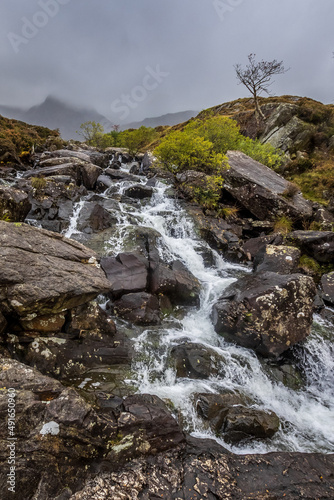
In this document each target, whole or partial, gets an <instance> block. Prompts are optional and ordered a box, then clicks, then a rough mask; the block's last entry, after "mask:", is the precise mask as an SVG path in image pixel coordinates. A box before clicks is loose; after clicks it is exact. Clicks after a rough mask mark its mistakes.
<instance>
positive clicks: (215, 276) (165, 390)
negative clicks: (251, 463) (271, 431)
mask: <svg viewBox="0 0 334 500" xmlns="http://www.w3.org/2000/svg"><path fill="white" fill-rule="evenodd" d="M122 170H126V167H124V165H122ZM140 179H143V178H139V177H138V183H139V182H144V181H143V180H141V181H140ZM118 185H119V194H120V195H121V194H122V193H123V192H124V189H125V187H126V186H128V185H129V181H121V182H120V183H119V184H118ZM169 188H170V186H169V185H168V184H164V183H163V182H157V184H156V186H155V187H154V194H153V196H152V198H151V199H150V201H146V202H144V203H141V204H137V205H136V204H131V205H130V204H127V203H126V202H121V201H119V212H118V216H117V217H118V224H117V228H116V229H117V230H116V232H115V233H114V235H113V236H112V237H111V238H110V240H109V241H108V242H107V244H106V254H109V255H110V254H114V255H116V254H117V253H119V252H121V251H122V250H124V247H123V245H124V241H125V240H126V236H127V233H128V231H129V230H130V229H131V228H133V226H134V225H138V226H140V227H146V228H150V229H153V230H155V231H157V232H158V233H159V234H160V237H159V238H158V251H159V254H160V257H161V259H162V260H164V261H166V262H171V261H172V260H175V259H178V260H181V261H182V262H183V263H184V264H185V265H186V266H187V268H188V269H189V270H190V271H191V272H192V274H193V275H194V276H195V277H196V278H197V279H198V280H199V281H200V283H201V286H202V292H201V297H200V307H199V308H195V307H192V308H188V309H187V312H186V313H185V314H184V315H183V317H182V315H181V316H180V317H179V316H178V315H177V314H176V315H175V317H169V318H167V319H165V320H164V321H163V323H162V324H161V325H160V326H154V327H150V328H147V329H145V330H144V329H143V328H142V329H141V330H139V331H140V332H141V333H140V334H139V336H138V334H135V333H134V338H133V343H134V348H135V356H134V360H133V366H132V376H131V379H130V380H129V382H131V384H134V385H135V386H136V387H137V390H138V391H139V392H141V393H150V394H155V395H157V396H159V397H160V398H162V399H165V400H168V401H169V402H170V403H171V404H172V406H173V408H174V413H175V416H176V417H181V418H182V422H183V424H184V426H185V428H186V430H187V431H188V432H190V433H191V434H193V435H194V436H197V437H210V438H212V439H216V440H217V441H218V442H219V443H221V444H222V445H223V446H224V447H226V448H228V449H230V450H231V451H233V452H234V453H240V454H244V453H267V452H270V451H300V452H323V453H330V452H333V451H334V390H333V388H334V347H333V345H334V344H333V340H334V335H333V332H332V331H331V328H330V326H329V325H328V324H326V323H325V322H324V321H323V320H321V318H320V317H317V316H315V318H314V327H313V330H312V334H311V335H310V337H309V339H308V340H307V341H306V342H305V343H304V345H303V346H301V347H297V348H295V349H294V356H295V358H296V363H297V366H299V368H301V370H302V371H303V372H304V373H305V383H304V385H303V386H302V388H300V389H298V390H293V389H290V388H288V387H286V386H284V385H283V383H281V382H279V381H275V380H274V379H272V378H271V377H270V375H269V374H268V371H266V370H265V369H264V366H263V363H261V361H260V359H259V358H258V357H257V356H256V355H255V354H254V353H253V352H252V351H251V350H248V349H245V348H242V347H239V346H236V345H234V344H230V343H228V342H226V341H225V340H224V339H223V338H222V337H221V336H219V335H217V334H216V332H215V330H214V328H213V325H212V322H211V319H210V315H211V310H212V306H213V304H214V303H215V302H216V301H217V300H218V299H219V297H220V296H221V294H222V291H223V290H224V289H225V288H226V287H227V286H228V285H229V284H230V283H232V282H233V281H234V280H235V279H236V278H237V277H238V276H240V275H243V274H244V273H247V272H250V271H249V269H248V268H246V267H244V266H241V265H236V264H231V263H228V262H226V261H225V260H224V258H223V257H222V256H221V255H219V254H218V253H217V252H215V251H213V250H212V249H210V248H209V246H208V245H207V244H206V243H205V242H204V241H203V240H201V238H200V237H199V236H198V235H197V233H196V230H195V227H194V224H193V221H192V219H191V217H190V216H189V215H188V214H187V213H186V211H185V210H184V209H183V207H182V204H180V202H179V201H178V200H175V199H173V198H170V197H168V196H166V190H167V189H169ZM105 196H106V194H104V195H101V197H105ZM81 203H82V202H79V203H78V204H77V205H76V207H75V210H74V214H73V217H72V219H71V221H70V227H69V228H68V230H67V231H66V233H65V234H66V236H72V235H75V231H76V220H77V218H78V216H79V213H80V210H81V207H82V205H81ZM208 252H209V253H211V255H212V260H213V263H212V265H208V264H207V263H206V262H205V258H204V257H203V255H206V254H207V253H208ZM137 331H138V329H137ZM184 342H193V343H200V344H202V345H203V346H208V347H210V348H211V349H214V350H215V352H216V353H217V354H218V355H219V356H220V358H221V371H220V372H219V374H218V375H212V376H211V377H210V378H209V379H206V380H192V379H182V378H177V377H176V373H175V370H174V369H173V368H172V366H171V364H170V362H169V356H170V350H171V348H172V347H174V346H176V345H178V344H181V343H184ZM224 390H232V391H236V392H239V393H241V394H243V395H245V396H247V397H249V398H250V399H251V400H252V401H253V402H254V403H253V404H254V406H255V407H256V408H258V409H261V410H271V411H274V412H275V413H276V414H277V415H278V417H279V418H280V422H281V426H280V429H279V431H278V432H277V433H276V434H275V436H274V437H273V438H272V439H271V440H267V441H261V442H258V441H254V442H253V443H251V444H247V445H244V444H241V445H234V446H232V445H229V444H227V443H226V442H224V441H223V439H222V438H217V437H216V436H215V435H214V434H213V433H212V432H211V431H210V430H208V429H207V428H206V427H205V425H204V424H203V421H201V419H200V418H199V417H198V416H197V414H196V411H195V408H194V396H195V394H198V393H217V394H218V393H220V392H222V391H224Z"/></svg>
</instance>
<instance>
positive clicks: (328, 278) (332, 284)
mask: <svg viewBox="0 0 334 500" xmlns="http://www.w3.org/2000/svg"><path fill="white" fill-rule="evenodd" d="M321 288H322V298H323V299H324V301H325V302H326V303H327V304H329V305H331V306H334V271H332V272H331V273H328V274H324V275H323V276H322V278H321Z"/></svg>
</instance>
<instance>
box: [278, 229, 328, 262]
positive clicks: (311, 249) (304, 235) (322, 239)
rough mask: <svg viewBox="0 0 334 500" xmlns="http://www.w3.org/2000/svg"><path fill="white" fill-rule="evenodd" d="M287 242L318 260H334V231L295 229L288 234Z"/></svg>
mask: <svg viewBox="0 0 334 500" xmlns="http://www.w3.org/2000/svg"><path fill="white" fill-rule="evenodd" d="M287 242H288V243H290V244H293V245H294V246H296V247H298V248H300V249H301V251H302V252H303V253H306V254H308V255H310V256H311V257H313V258H314V259H315V260H317V261H318V262H324V263H327V262H328V263H332V262H334V232H333V231H293V232H292V233H290V234H289V235H288V236H287Z"/></svg>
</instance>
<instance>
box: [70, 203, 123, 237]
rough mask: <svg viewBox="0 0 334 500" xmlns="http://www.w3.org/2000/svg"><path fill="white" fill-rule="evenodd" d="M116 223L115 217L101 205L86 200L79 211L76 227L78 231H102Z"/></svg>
mask: <svg viewBox="0 0 334 500" xmlns="http://www.w3.org/2000/svg"><path fill="white" fill-rule="evenodd" d="M116 223H117V219H116V218H115V217H113V216H112V215H111V214H110V213H109V212H108V211H107V210H105V208H103V206H101V205H100V204H98V203H94V202H89V201H86V202H85V204H84V206H83V207H82V209H81V211H80V215H79V218H78V224H77V227H78V229H79V231H83V232H85V233H87V234H89V233H92V232H94V233H96V232H99V231H103V230H104V229H107V228H109V227H111V226H114V225H115V224H116Z"/></svg>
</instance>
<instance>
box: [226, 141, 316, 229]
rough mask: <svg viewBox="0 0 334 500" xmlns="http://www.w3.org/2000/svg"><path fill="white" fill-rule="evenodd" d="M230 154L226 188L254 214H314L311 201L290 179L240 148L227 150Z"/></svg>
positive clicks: (301, 216)
mask: <svg viewBox="0 0 334 500" xmlns="http://www.w3.org/2000/svg"><path fill="white" fill-rule="evenodd" d="M227 157H228V163H229V167H230V168H229V170H227V171H226V172H224V180H225V182H224V188H225V189H226V191H228V192H229V193H230V194H231V195H232V196H233V197H234V198H235V199H236V200H238V202H239V203H241V205H242V206H243V207H245V208H246V209H247V210H249V211H250V212H251V213H252V214H253V215H254V216H255V217H257V218H258V219H260V220H275V219H277V218H278V217H281V216H282V215H285V216H287V217H291V218H292V219H294V220H308V219H310V218H311V216H312V204H311V203H310V202H308V201H306V200H305V199H304V198H303V196H302V195H301V194H300V193H298V192H297V193H296V192H295V190H294V186H293V185H292V184H291V183H290V182H288V181H286V180H285V179H283V177H281V176H280V175H278V174H276V173H275V172H274V171H273V170H271V169H270V168H268V167H266V166H265V165H262V164H261V163H259V162H257V161H255V160H253V159H252V158H250V157H249V156H247V155H245V154H244V153H240V152H239V151H228V153H227Z"/></svg>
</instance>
